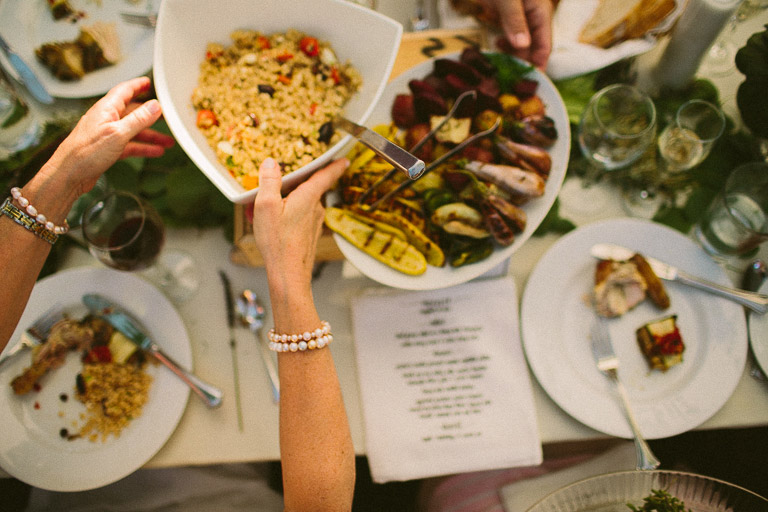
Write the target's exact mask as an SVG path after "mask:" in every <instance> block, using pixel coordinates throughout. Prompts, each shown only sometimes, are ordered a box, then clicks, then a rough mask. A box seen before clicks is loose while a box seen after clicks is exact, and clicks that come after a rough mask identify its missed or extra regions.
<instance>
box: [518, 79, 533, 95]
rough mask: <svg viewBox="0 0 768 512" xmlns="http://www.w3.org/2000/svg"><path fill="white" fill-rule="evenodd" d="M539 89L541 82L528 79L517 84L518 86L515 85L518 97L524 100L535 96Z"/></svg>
mask: <svg viewBox="0 0 768 512" xmlns="http://www.w3.org/2000/svg"><path fill="white" fill-rule="evenodd" d="M538 88H539V82H537V81H536V80H530V79H528V78H523V79H522V80H520V81H519V82H517V85H515V94H517V95H518V96H521V97H523V98H526V97H528V96H533V95H534V94H536V91H537V90H538Z"/></svg>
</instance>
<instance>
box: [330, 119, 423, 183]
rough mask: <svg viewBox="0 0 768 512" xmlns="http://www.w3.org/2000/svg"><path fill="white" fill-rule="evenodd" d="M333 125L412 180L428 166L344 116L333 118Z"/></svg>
mask: <svg viewBox="0 0 768 512" xmlns="http://www.w3.org/2000/svg"><path fill="white" fill-rule="evenodd" d="M333 125H334V126H335V127H337V128H340V129H342V130H344V131H345V132H347V133H349V134H350V135H352V136H353V137H355V138H356V139H358V140H359V141H360V142H362V143H363V144H365V145H366V146H368V147H369V148H371V149H372V150H373V151H374V152H375V153H376V154H377V155H379V156H380V157H381V158H383V159H384V160H386V161H387V162H389V163H390V164H392V165H394V166H395V167H397V168H398V169H400V170H401V171H403V172H404V173H405V174H407V175H408V177H409V178H411V179H412V180H415V179H416V178H418V177H419V176H421V175H422V173H423V172H424V169H425V168H426V165H425V164H424V162H423V161H422V160H420V159H418V158H416V157H415V156H413V155H412V154H410V153H409V152H407V151H406V150H404V149H403V148H401V147H400V146H398V145H397V144H395V143H393V142H390V141H389V140H387V139H386V138H385V137H382V136H381V135H379V134H378V133H376V132H374V131H373V130H369V129H368V128H366V127H365V126H360V125H359V124H356V123H353V122H352V121H350V120H349V119H347V118H345V117H342V116H337V117H336V118H335V119H334V120H333Z"/></svg>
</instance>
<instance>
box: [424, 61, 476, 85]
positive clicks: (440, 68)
mask: <svg viewBox="0 0 768 512" xmlns="http://www.w3.org/2000/svg"><path fill="white" fill-rule="evenodd" d="M435 75H437V76H439V77H447V76H448V75H456V76H458V77H460V78H461V79H462V80H463V81H464V82H466V83H468V84H469V85H477V84H479V83H480V80H482V78H483V75H481V74H480V73H479V72H478V71H476V70H475V68H473V67H472V66H468V65H467V64H464V63H462V62H459V61H456V60H452V59H436V60H435Z"/></svg>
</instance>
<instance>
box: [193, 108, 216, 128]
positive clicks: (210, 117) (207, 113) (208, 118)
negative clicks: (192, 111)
mask: <svg viewBox="0 0 768 512" xmlns="http://www.w3.org/2000/svg"><path fill="white" fill-rule="evenodd" d="M218 124H219V120H218V119H216V114H215V113H214V112H213V111H212V110H206V109H203V110H199V111H198V112H197V127H198V128H210V127H211V126H218Z"/></svg>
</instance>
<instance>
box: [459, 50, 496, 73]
mask: <svg viewBox="0 0 768 512" xmlns="http://www.w3.org/2000/svg"><path fill="white" fill-rule="evenodd" d="M459 60H460V61H461V62H463V63H464V64H467V65H468V66H471V67H472V68H474V69H475V70H476V71H478V72H479V73H480V74H481V75H484V76H493V75H495V74H496V68H495V67H494V66H493V64H491V61H490V60H488V58H487V57H486V56H485V55H483V52H481V51H480V50H479V49H477V48H474V47H471V46H470V47H467V48H465V49H464V51H462V52H461V56H460V57H459Z"/></svg>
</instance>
